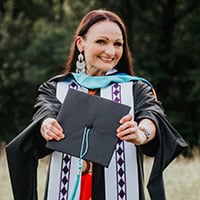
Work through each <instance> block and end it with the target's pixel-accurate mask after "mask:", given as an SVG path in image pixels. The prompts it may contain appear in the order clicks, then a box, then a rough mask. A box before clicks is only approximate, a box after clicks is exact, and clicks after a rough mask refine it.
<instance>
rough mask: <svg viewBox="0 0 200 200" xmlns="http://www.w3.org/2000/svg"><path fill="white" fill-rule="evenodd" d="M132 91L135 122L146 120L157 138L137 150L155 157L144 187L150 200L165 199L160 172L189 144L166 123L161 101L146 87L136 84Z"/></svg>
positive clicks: (141, 83) (142, 83)
mask: <svg viewBox="0 0 200 200" xmlns="http://www.w3.org/2000/svg"><path fill="white" fill-rule="evenodd" d="M133 91H134V98H135V100H134V103H135V120H136V121H138V122H139V121H140V120H141V119H143V118H148V119H151V120H152V121H153V122H154V123H155V125H156V137H155V138H154V139H153V140H152V141H150V142H149V143H147V144H145V145H141V146H139V147H138V148H139V149H140V150H141V151H142V152H143V153H144V154H147V155H150V156H154V162H153V166H152V170H151V174H150V178H149V180H148V184H147V188H148V190H149V194H150V197H151V199H152V200H157V199H159V200H165V191H164V184H163V176H162V173H163V171H164V169H165V168H166V167H167V166H168V165H169V164H170V163H171V162H172V161H173V159H174V158H175V157H177V156H178V155H179V154H180V153H181V152H182V151H183V150H184V149H185V148H186V147H187V146H188V145H187V144H186V142H185V141H184V139H183V138H182V136H181V135H180V134H179V133H178V132H177V130H175V129H174V127H173V126H172V125H171V124H170V123H169V121H168V119H167V117H166V115H165V114H164V111H163V108H162V104H161V102H159V101H158V100H157V99H156V98H155V96H154V95H153V92H152V88H151V87H150V86H149V85H147V84H146V83H144V82H141V81H138V82H136V83H135V84H134V85H133Z"/></svg>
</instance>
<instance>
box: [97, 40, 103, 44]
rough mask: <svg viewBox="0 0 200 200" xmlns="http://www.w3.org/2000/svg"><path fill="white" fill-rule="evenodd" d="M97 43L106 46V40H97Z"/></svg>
mask: <svg viewBox="0 0 200 200" xmlns="http://www.w3.org/2000/svg"><path fill="white" fill-rule="evenodd" d="M97 43H98V44H105V41H104V40H97Z"/></svg>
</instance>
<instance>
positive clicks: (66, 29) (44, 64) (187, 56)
mask: <svg viewBox="0 0 200 200" xmlns="http://www.w3.org/2000/svg"><path fill="white" fill-rule="evenodd" d="M199 2H200V1H198V0H152V1H149V0H23V1H22V0H0V143H1V144H2V145H1V152H0V155H1V157H0V162H1V163H0V164H1V166H6V161H5V160H6V159H5V155H4V149H5V144H7V143H8V142H9V141H11V139H12V138H14V137H15V136H16V135H17V134H18V133H19V132H20V131H21V130H22V129H23V128H24V127H25V126H26V125H27V124H28V123H29V122H30V120H31V116H32V114H33V104H34V102H35V98H36V96H37V88H38V86H39V85H40V84H41V83H42V82H43V81H45V80H47V79H49V78H50V77H52V76H54V75H56V74H60V73H62V71H63V69H64V64H65V60H66V58H67V55H68V52H69V48H70V45H71V42H72V40H73V35H74V32H75V28H76V26H77V24H78V23H79V22H80V20H81V18H82V17H83V15H84V14H85V13H86V12H87V11H89V10H91V9H96V8H106V9H110V10H112V11H115V12H116V13H118V14H119V15H120V16H121V18H122V19H123V20H124V22H125V25H126V27H127V30H128V37H129V44H130V48H131V51H132V54H133V63H134V68H135V72H136V75H137V76H142V77H144V78H146V79H148V80H149V81H150V82H151V83H152V84H153V85H154V87H155V89H156V92H157V95H158V99H159V100H161V101H162V103H163V106H164V109H165V112H166V114H167V116H168V119H169V121H170V122H171V123H172V124H173V125H174V126H175V127H176V129H177V130H178V131H179V132H180V134H181V135H182V136H183V137H184V138H185V140H186V141H187V142H188V144H189V146H190V148H189V149H188V151H187V152H185V154H184V159H183V158H182V159H181V161H179V162H178V164H179V167H178V169H181V167H184V166H185V168H183V169H187V168H186V166H187V167H189V166H193V167H194V169H193V170H191V171H192V173H193V175H194V177H195V178H197V177H200V172H199V170H196V169H197V168H195V166H197V163H198V165H200V159H199V154H198V153H195V155H193V154H194V153H193V152H194V151H195V152H196V151H198V150H196V149H198V148H199V147H200V123H199V118H200V106H199V103H200V48H199V45H200V34H199V33H200V6H199ZM194 160H195V161H194ZM147 163H148V162H147ZM195 164H196V165H195ZM6 167H7V166H6ZM6 167H4V168H5V169H6ZM172 169H174V168H172ZM0 170H1V171H2V167H1V169H0ZM6 170H7V169H6ZM174 172H175V171H173V173H174ZM187 173H189V170H185V172H182V173H181V176H182V177H185V178H186V177H187V176H188V174H187ZM2 174H3V175H4V176H5V175H6V176H8V174H7V173H6V172H5V173H4V171H3V173H2ZM176 174H178V173H176ZM0 175H1V174H0ZM172 177H173V176H172ZM182 177H178V178H176V180H178V179H179V178H182ZM189 177H193V176H192V175H191V174H190V173H189ZM172 179H173V178H172ZM189 179H190V178H186V181H189ZM0 180H1V182H2V180H3V179H2V177H1V176H0ZM197 180H198V185H200V180H199V179H197ZM197 180H196V181H195V183H194V182H192V183H191V182H190V183H191V184H197ZM190 181H192V180H190ZM184 182H185V180H184ZM8 185H9V183H7V182H6V184H4V186H5V187H6V186H8ZM186 185H187V184H186ZM8 187H10V186H8ZM180 187H181V186H180ZM1 188H2V187H1ZM187 189H188V191H187ZM187 189H186V188H184V189H183V191H186V192H191V188H190V187H188V188H187ZM193 189H195V187H193ZM0 194H2V191H0ZM195 194H197V193H195ZM0 199H2V200H4V199H3V198H1V196H0ZM182 199H183V198H182ZM186 199H190V200H191V198H186ZM5 200H7V199H5ZM170 200H171V199H170ZM172 200H177V197H174V198H173V199H172Z"/></svg>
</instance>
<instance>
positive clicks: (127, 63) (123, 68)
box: [65, 9, 134, 75]
mask: <svg viewBox="0 0 200 200" xmlns="http://www.w3.org/2000/svg"><path fill="white" fill-rule="evenodd" d="M102 21H111V22H114V23H116V24H117V25H118V26H119V28H120V30H121V32H122V36H123V40H124V44H123V54H122V57H121V59H120V61H119V62H118V64H117V65H116V66H115V68H116V69H117V70H118V71H119V72H125V73H127V74H130V75H134V69H133V64H132V58H131V52H130V48H129V45H128V39H127V31H126V27H125V25H124V23H123V22H122V20H121V18H120V17H119V16H118V15H117V14H115V13H113V12H112V11H108V10H102V9H99V10H92V11H90V12H88V13H87V14H86V15H85V16H84V17H83V19H82V20H81V22H80V24H79V26H78V28H77V30H76V33H75V36H74V41H73V43H72V45H71V49H70V52H69V57H68V59H67V62H66V65H65V72H66V73H68V72H75V69H76V60H77V57H78V54H79V50H78V48H77V46H76V38H77V37H78V36H82V37H84V36H85V34H86V33H87V32H88V30H89V28H90V27H91V26H93V25H94V24H96V23H98V22H102Z"/></svg>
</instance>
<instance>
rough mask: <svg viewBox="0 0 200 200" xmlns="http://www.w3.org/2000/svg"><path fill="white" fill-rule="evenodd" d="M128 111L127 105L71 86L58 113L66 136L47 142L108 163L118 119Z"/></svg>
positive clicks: (101, 162)
mask: <svg viewBox="0 0 200 200" xmlns="http://www.w3.org/2000/svg"><path fill="white" fill-rule="evenodd" d="M129 111H130V107H129V106H127V105H124V104H119V103H116V102H113V101H111V100H108V99H105V98H102V97H99V96H95V95H90V94H88V93H84V92H81V91H77V90H74V89H69V91H68V93H67V95H66V97H65V100H64V102H63V104H62V106H61V109H60V111H59V113H58V116H57V120H58V122H59V123H60V124H61V126H62V127H63V130H64V134H65V137H64V139H62V140H60V141H56V140H51V141H48V142H47V145H46V146H47V147H48V148H50V149H53V150H56V151H60V152H64V153H67V154H69V155H72V156H75V157H78V158H80V159H85V160H88V161H92V162H95V163H99V164H101V165H103V166H105V167H108V165H109V162H110V160H111V158H112V154H113V151H114V149H115V146H116V143H117V142H118V138H117V137H116V129H117V128H118V127H119V126H120V123H119V120H120V119H121V118H122V117H123V116H124V115H126V114H128V113H129Z"/></svg>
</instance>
